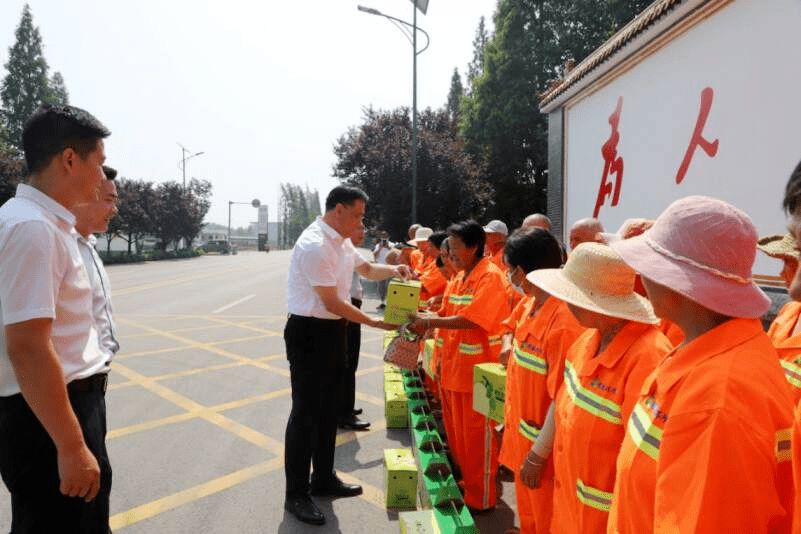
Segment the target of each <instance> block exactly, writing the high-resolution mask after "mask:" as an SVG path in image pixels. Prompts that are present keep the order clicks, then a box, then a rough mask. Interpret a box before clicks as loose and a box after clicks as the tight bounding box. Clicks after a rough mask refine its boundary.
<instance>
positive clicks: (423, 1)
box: [358, 0, 431, 223]
mask: <svg viewBox="0 0 801 534" xmlns="http://www.w3.org/2000/svg"><path fill="white" fill-rule="evenodd" d="M412 4H413V7H412V22H411V24H410V23H408V22H406V21H405V20H401V19H399V18H396V17H393V16H390V15H386V14H384V13H381V12H380V11H379V10H377V9H373V8H372V7H364V6H358V10H359V11H363V12H365V13H369V14H370V15H378V16H380V17H384V18H386V19H389V21H390V22H392V23H393V24H395V26H397V27H398V29H400V30H401V31H402V32H403V34H404V35H405V36H406V38H407V39H408V40H409V42H411V43H412V223H415V222H417V56H419V55H420V54H422V53H423V52H425V51H426V49H427V48H428V45H429V44H431V38H430V37H429V36H428V33H427V32H426V31H425V30H423V29H422V28H418V27H417V10H418V9H419V10H420V11H422V12H423V14H425V13H426V10H427V9H428V0H412ZM401 24H402V26H401ZM410 27H411V30H409V28H410ZM418 30H419V31H421V32H422V33H423V35H425V36H426V45H425V46H424V47H423V48H422V50H417V32H418Z"/></svg>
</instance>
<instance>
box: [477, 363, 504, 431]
mask: <svg viewBox="0 0 801 534" xmlns="http://www.w3.org/2000/svg"><path fill="white" fill-rule="evenodd" d="M505 395H506V369H504V367H503V365H501V364H499V363H479V364H476V365H475V366H474V367H473V409H474V410H475V411H477V412H478V413H482V414H484V415H486V416H487V417H489V418H490V419H492V420H493V421H498V422H499V423H503V403H504V397H505Z"/></svg>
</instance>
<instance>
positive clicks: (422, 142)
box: [334, 108, 491, 239]
mask: <svg viewBox="0 0 801 534" xmlns="http://www.w3.org/2000/svg"><path fill="white" fill-rule="evenodd" d="M364 114H365V116H364V122H363V124H362V125H361V126H359V127H358V128H355V127H354V128H350V129H349V130H348V132H347V133H346V134H345V135H343V136H342V137H341V138H340V139H339V141H338V142H337V144H336V145H335V147H334V153H335V154H336V156H337V162H336V163H335V164H334V176H335V177H337V178H339V179H340V181H342V182H343V183H346V184H348V185H354V186H356V187H359V188H361V189H362V190H363V191H364V192H365V193H367V195H368V196H369V197H370V203H369V205H368V209H367V213H366V215H365V225H366V226H367V228H369V229H371V230H377V229H381V230H384V231H387V232H388V233H390V235H391V236H392V237H393V238H395V239H399V238H401V237H403V236H404V235H405V234H406V231H407V229H408V227H409V224H410V221H409V216H410V212H411V180H410V176H411V114H410V111H409V109H408V108H399V109H395V110H392V111H376V110H373V109H366V110H365V112H364ZM418 123H419V133H418V138H417V139H418V143H419V145H418V152H417V171H418V175H417V191H418V195H417V213H418V220H417V221H416V222H419V223H421V224H424V225H426V226H430V227H433V228H445V227H447V226H448V225H449V224H450V223H452V222H454V221H457V220H460V219H464V218H467V217H471V216H473V217H481V216H482V215H483V213H484V210H485V209H486V207H487V205H488V204H490V203H491V189H490V188H489V186H488V185H487V184H486V182H484V181H483V180H481V172H480V169H479V168H478V167H477V166H476V165H474V164H473V161H472V160H471V158H470V157H469V156H468V155H467V154H466V153H465V151H464V142H463V141H462V140H461V139H460V138H459V136H458V135H457V122H456V120H455V119H454V118H453V117H452V116H451V115H450V114H449V113H448V112H447V111H445V110H441V111H431V110H430V109H426V110H424V111H423V112H421V113H420V117H419V121H418Z"/></svg>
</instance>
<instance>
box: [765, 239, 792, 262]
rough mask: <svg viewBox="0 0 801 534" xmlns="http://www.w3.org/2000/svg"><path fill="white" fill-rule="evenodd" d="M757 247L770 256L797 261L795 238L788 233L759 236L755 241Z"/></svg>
mask: <svg viewBox="0 0 801 534" xmlns="http://www.w3.org/2000/svg"><path fill="white" fill-rule="evenodd" d="M757 248H758V249H759V250H761V251H762V252H764V253H765V254H767V255H768V256H770V257H771V258H776V259H779V260H795V261H798V250H797V249H796V244H795V239H793V236H792V235H790V234H774V235H766V236H765V237H760V238H759V241H757Z"/></svg>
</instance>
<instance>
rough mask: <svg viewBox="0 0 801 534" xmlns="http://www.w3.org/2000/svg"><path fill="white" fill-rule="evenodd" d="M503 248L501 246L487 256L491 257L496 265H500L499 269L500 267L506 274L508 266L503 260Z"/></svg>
mask: <svg viewBox="0 0 801 534" xmlns="http://www.w3.org/2000/svg"><path fill="white" fill-rule="evenodd" d="M503 249H504V247H501V248H500V249H498V250H497V251H495V252H494V253H491V254H489V255H488V256H487V257H488V258H489V259H490V261H491V262H492V263H494V264H495V266H496V267H498V269H500V270H501V271H502V272H503V274H506V271H507V267H506V263H504V261H503Z"/></svg>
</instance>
